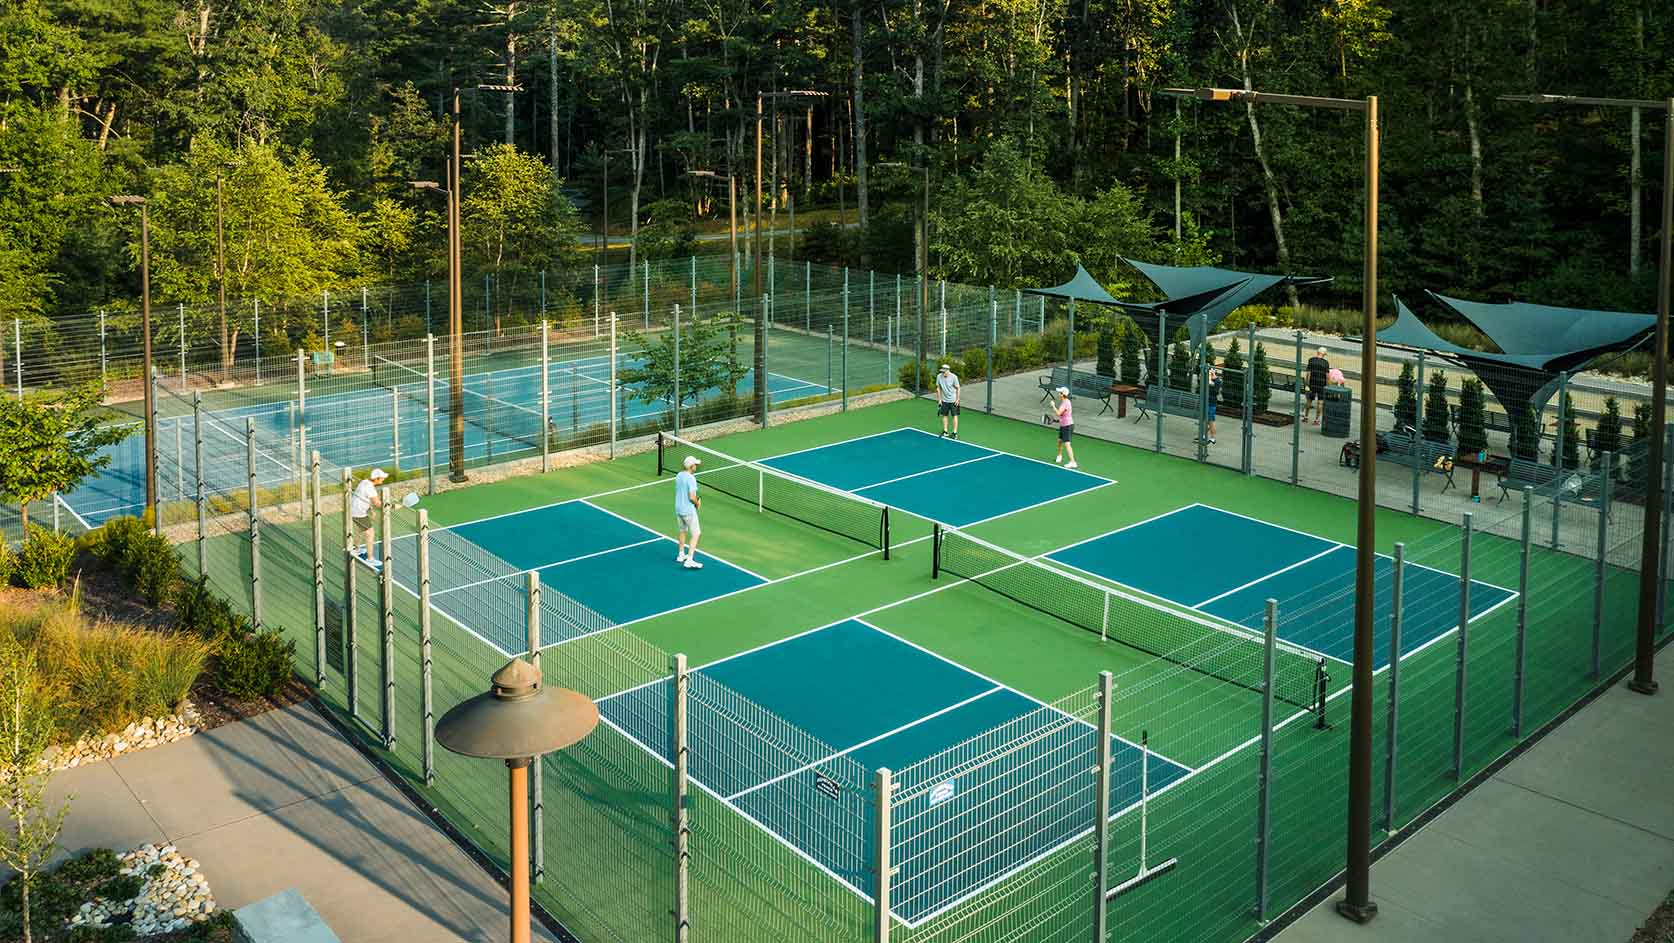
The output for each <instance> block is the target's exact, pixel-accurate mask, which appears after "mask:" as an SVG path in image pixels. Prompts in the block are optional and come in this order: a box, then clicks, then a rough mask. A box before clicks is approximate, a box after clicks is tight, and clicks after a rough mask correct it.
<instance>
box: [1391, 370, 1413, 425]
mask: <svg viewBox="0 0 1674 943" xmlns="http://www.w3.org/2000/svg"><path fill="white" fill-rule="evenodd" d="M1417 385H1418V384H1417V382H1416V381H1415V380H1414V379H1413V372H1412V363H1411V362H1410V361H1409V362H1407V363H1403V364H1401V378H1400V379H1398V380H1396V381H1395V428H1397V429H1410V428H1412V427H1413V426H1415V425H1417V420H1418V397H1417V396H1416V395H1415V393H1414V390H1415V389H1416V388H1417Z"/></svg>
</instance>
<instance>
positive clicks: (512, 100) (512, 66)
mask: <svg viewBox="0 0 1674 943" xmlns="http://www.w3.org/2000/svg"><path fill="white" fill-rule="evenodd" d="M516 17H517V4H516V3H515V2H513V3H508V4H506V85H507V86H512V85H516V84H517V34H516V33H514V32H512V31H511V22H512V20H513V19H516ZM505 94H506V143H507V144H511V143H513V142H514V141H516V139H517V138H516V131H517V93H516V92H506V93H505Z"/></svg>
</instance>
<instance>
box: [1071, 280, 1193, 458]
mask: <svg viewBox="0 0 1674 943" xmlns="http://www.w3.org/2000/svg"><path fill="white" fill-rule="evenodd" d="M1045 302H1046V299H1045V298H1044V297H1043V298H1041V303H1042V304H1045ZM1150 385H1151V386H1152V387H1154V388H1155V389H1156V391H1157V399H1158V402H1155V403H1152V404H1151V412H1153V413H1155V414H1156V420H1157V451H1159V452H1161V451H1162V450H1163V408H1162V406H1163V403H1164V402H1166V401H1167V400H1168V315H1166V314H1163V313H1162V312H1160V311H1159V312H1157V375H1156V376H1154V377H1152V378H1151V383H1150Z"/></svg>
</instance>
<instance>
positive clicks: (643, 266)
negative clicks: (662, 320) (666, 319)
mask: <svg viewBox="0 0 1674 943" xmlns="http://www.w3.org/2000/svg"><path fill="white" fill-rule="evenodd" d="M640 271H641V272H643V273H644V283H645V294H644V296H643V300H642V302H641V304H642V307H643V308H644V309H645V329H646V330H647V331H649V330H651V260H650V259H646V260H645V261H643V262H641V263H640Z"/></svg>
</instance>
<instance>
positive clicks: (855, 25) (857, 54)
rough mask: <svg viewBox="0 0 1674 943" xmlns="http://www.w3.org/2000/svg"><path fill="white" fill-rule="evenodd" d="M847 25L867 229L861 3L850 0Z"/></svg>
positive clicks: (860, 208) (860, 206) (858, 182)
mask: <svg viewBox="0 0 1674 943" xmlns="http://www.w3.org/2000/svg"><path fill="white" fill-rule="evenodd" d="M849 25H850V31H851V33H852V35H853V43H854V45H853V55H854V122H853V123H854V179H855V185H854V187H855V195H854V202H855V208H856V210H857V212H858V213H859V219H860V228H861V229H865V228H866V214H867V194H866V69H865V59H864V57H863V55H862V53H861V42H860V39H861V25H860V0H850V3H849ZM870 262H871V260H870V259H869V258H867V257H866V256H864V255H862V257H861V260H860V264H861V266H862V267H867V266H869V265H870Z"/></svg>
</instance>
